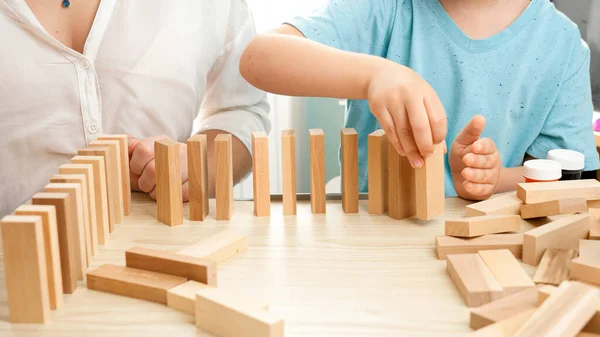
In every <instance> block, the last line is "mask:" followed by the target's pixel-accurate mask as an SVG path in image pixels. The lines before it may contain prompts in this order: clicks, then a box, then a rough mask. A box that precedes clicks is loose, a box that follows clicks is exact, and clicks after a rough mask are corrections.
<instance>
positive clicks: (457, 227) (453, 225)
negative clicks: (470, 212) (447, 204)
mask: <svg viewBox="0 0 600 337" xmlns="http://www.w3.org/2000/svg"><path fill="white" fill-rule="evenodd" d="M520 228H521V218H520V217H519V216H518V215H483V216H477V217H472V218H463V219H456V220H446V235H450V236H458V237H466V238H471V237H475V236H481V235H485V234H496V233H505V232H517V231H519V229H520Z"/></svg>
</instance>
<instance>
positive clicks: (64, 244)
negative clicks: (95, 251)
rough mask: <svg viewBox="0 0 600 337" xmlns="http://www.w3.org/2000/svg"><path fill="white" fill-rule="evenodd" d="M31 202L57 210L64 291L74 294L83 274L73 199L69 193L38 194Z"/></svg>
mask: <svg viewBox="0 0 600 337" xmlns="http://www.w3.org/2000/svg"><path fill="white" fill-rule="evenodd" d="M31 202H32V203H33V205H36V206H41V205H46V206H54V208H55V209H56V229H57V234H58V248H59V251H60V254H58V256H59V258H60V271H61V274H62V275H61V279H62V289H63V292H64V293H65V294H72V293H73V292H74V291H75V289H76V288H77V278H78V277H79V275H80V273H81V260H80V259H81V255H80V253H79V250H78V249H79V235H78V224H77V209H76V205H75V203H73V198H72V197H71V195H70V194H69V193H37V194H35V195H34V196H33V198H32V199H31Z"/></svg>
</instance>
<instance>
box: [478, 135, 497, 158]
mask: <svg viewBox="0 0 600 337" xmlns="http://www.w3.org/2000/svg"><path fill="white" fill-rule="evenodd" d="M472 151H473V153H476V154H492V153H494V152H496V151H497V149H496V144H495V143H494V141H493V140H491V139H489V138H481V139H479V140H478V141H476V142H475V143H473V147H472Z"/></svg>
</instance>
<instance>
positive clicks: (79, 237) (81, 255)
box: [44, 183, 88, 294]
mask: <svg viewBox="0 0 600 337" xmlns="http://www.w3.org/2000/svg"><path fill="white" fill-rule="evenodd" d="M44 192H47V193H68V194H69V196H70V198H69V200H70V202H71V204H70V206H69V208H70V210H71V212H73V213H72V215H73V217H72V218H69V220H70V222H73V223H68V224H67V225H68V226H69V227H70V228H69V229H68V230H67V231H68V234H72V235H74V237H72V238H71V237H70V238H69V240H73V244H74V246H73V247H72V248H73V250H71V248H69V250H68V253H69V254H75V256H74V258H75V260H76V261H77V265H78V268H77V279H78V280H81V281H83V276H84V274H85V271H86V270H87V267H88V263H87V252H86V248H85V228H84V223H83V207H82V206H81V185H79V184H65V183H60V184H48V185H46V187H44ZM59 225H60V224H59ZM71 226H72V228H71ZM58 235H59V241H58V244H59V246H60V245H62V244H63V241H62V240H60V230H59V234H58ZM67 244H68V245H69V246H70V245H71V242H70V241H69V242H68V243H67ZM60 254H61V257H62V254H63V250H62V247H61V250H60ZM61 267H64V265H61ZM63 276H64V275H63ZM63 286H64V285H63ZM65 292H66V290H65ZM67 294H68V293H67Z"/></svg>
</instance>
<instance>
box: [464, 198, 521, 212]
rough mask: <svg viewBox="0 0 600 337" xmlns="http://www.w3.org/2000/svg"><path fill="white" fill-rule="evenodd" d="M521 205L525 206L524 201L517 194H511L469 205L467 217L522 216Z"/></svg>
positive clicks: (466, 210) (466, 209)
mask: <svg viewBox="0 0 600 337" xmlns="http://www.w3.org/2000/svg"><path fill="white" fill-rule="evenodd" d="M521 205H523V201H522V200H521V199H519V197H517V192H509V193H506V194H503V195H498V196H495V197H492V198H490V199H488V200H485V201H480V202H477V203H474V204H471V205H468V206H467V207H466V208H465V216H469V217H470V216H482V215H501V214H505V215H519V214H521Z"/></svg>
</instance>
